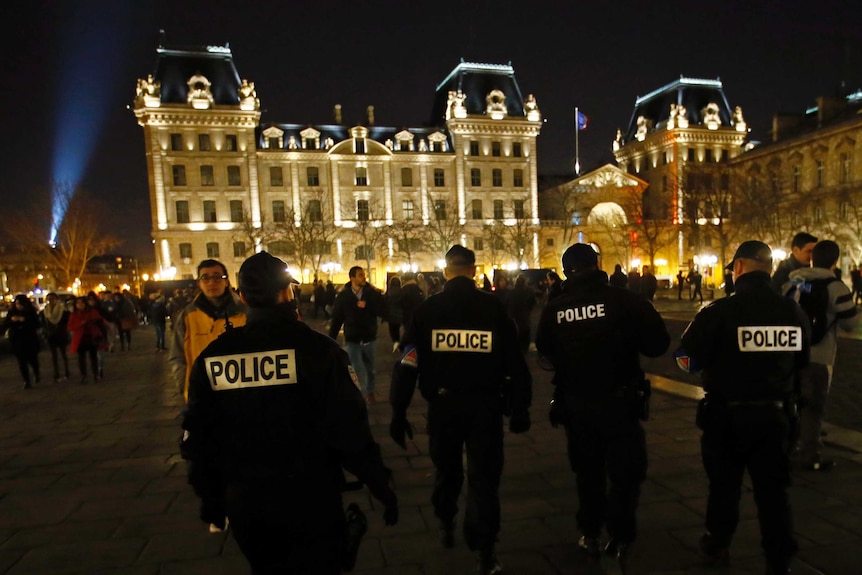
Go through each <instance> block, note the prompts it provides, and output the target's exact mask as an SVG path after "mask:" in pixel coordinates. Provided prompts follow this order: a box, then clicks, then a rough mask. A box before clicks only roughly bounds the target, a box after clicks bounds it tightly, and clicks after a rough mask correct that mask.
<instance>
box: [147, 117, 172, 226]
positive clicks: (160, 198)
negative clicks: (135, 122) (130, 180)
mask: <svg viewBox="0 0 862 575" xmlns="http://www.w3.org/2000/svg"><path fill="white" fill-rule="evenodd" d="M144 134H145V135H146V138H147V139H148V140H150V141H149V142H148V144H149V146H148V148H149V150H150V152H149V156H150V159H151V161H152V163H153V165H152V166H151V170H150V173H151V174H153V179H152V181H151V185H152V192H153V199H154V203H155V208H156V210H155V211H156V221H155V222H153V224H155V228H156V229H157V230H164V229H167V227H168V203H167V202H168V200H167V194H166V193H165V170H166V169H171V166H166V165H165V161H164V158H165V154H166V152H165V149H164V148H163V147H162V146H161V144H160V142H159V141H158V139H157V138H153V137H152V131H151V130H145V131H144Z"/></svg>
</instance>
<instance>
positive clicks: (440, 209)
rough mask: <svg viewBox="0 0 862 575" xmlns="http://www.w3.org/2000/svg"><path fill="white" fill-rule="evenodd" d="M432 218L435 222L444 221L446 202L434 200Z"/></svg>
mask: <svg viewBox="0 0 862 575" xmlns="http://www.w3.org/2000/svg"><path fill="white" fill-rule="evenodd" d="M434 218H435V219H436V220H437V221H442V220H445V219H446V200H434Z"/></svg>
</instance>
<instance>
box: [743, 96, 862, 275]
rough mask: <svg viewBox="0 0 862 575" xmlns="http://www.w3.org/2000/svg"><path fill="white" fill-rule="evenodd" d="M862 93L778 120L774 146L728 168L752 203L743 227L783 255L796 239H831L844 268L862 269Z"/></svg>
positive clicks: (753, 151) (822, 101) (750, 153)
mask: <svg viewBox="0 0 862 575" xmlns="http://www.w3.org/2000/svg"><path fill="white" fill-rule="evenodd" d="M860 111H862V91H860V92H855V93H853V94H850V95H848V96H846V97H844V98H818V99H817V101H816V104H815V105H814V106H812V107H811V108H809V109H808V110H806V111H805V112H804V113H801V114H798V115H788V114H784V115H776V116H775V117H774V119H773V129H772V134H771V136H772V137H771V141H770V142H766V143H763V144H761V145H759V146H757V147H755V148H753V149H751V150H750V151H747V152H745V153H744V154H742V155H740V156H739V157H737V158H736V159H735V160H733V162H732V163H731V166H732V168H733V171H734V173H735V175H736V180H737V181H738V182H739V184H738V189H739V195H740V196H742V197H745V198H750V199H752V200H754V203H755V209H754V210H752V211H751V213H750V214H747V215H748V216H749V217H748V221H746V222H744V223H745V224H746V225H747V228H748V229H749V230H750V231H751V233H753V234H755V235H756V236H758V238H759V239H762V240H764V241H766V242H768V243H770V245H771V246H772V247H773V249H778V250H781V251H783V252H789V251H790V240H791V238H792V237H793V235H794V234H796V233H797V232H800V231H808V232H811V233H813V234H814V235H816V236H818V237H819V238H821V239H833V240H835V241H837V242H838V244H839V245H840V246H841V249H842V255H843V258H844V259H843V262H842V264H843V265H842V267H843V268H844V270H845V271H846V269H847V267H848V266H849V265H850V264H851V263H852V262H857V263H858V262H859V261H862V169H860V166H862V115H860Z"/></svg>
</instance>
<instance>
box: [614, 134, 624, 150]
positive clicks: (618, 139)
mask: <svg viewBox="0 0 862 575" xmlns="http://www.w3.org/2000/svg"><path fill="white" fill-rule="evenodd" d="M624 145H625V140H623V131H622V130H617V136H616V138H614V144H613V148H614V152H616V151H617V150H619V149H620V148H622V147H623V146H624Z"/></svg>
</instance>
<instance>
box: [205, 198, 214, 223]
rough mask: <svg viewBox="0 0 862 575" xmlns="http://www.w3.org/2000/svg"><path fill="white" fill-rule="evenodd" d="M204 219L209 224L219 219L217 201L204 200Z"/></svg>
mask: <svg viewBox="0 0 862 575" xmlns="http://www.w3.org/2000/svg"><path fill="white" fill-rule="evenodd" d="M204 221H205V222H206V223H208V224H212V223H215V222H216V221H217V218H216V203H215V202H214V201H213V200H204Z"/></svg>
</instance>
